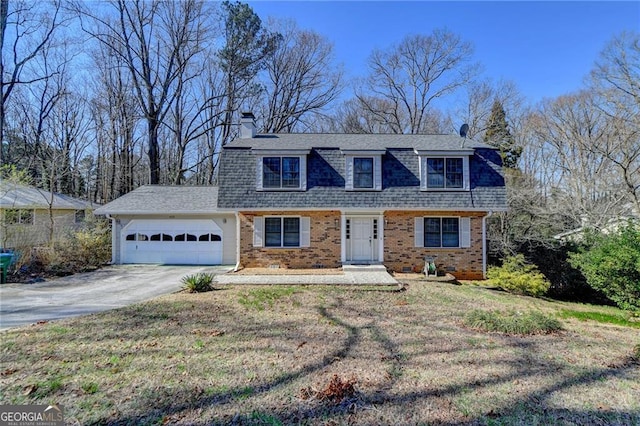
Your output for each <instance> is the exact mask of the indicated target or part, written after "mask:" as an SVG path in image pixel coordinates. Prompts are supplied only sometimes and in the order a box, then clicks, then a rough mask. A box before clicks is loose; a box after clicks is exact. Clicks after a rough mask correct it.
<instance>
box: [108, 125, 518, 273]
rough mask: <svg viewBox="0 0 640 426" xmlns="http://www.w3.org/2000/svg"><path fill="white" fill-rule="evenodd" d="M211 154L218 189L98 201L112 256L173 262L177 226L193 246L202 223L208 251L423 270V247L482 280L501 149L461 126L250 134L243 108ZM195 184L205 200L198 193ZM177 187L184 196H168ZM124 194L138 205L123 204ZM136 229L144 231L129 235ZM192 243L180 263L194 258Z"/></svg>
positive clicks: (288, 263)
mask: <svg viewBox="0 0 640 426" xmlns="http://www.w3.org/2000/svg"><path fill="white" fill-rule="evenodd" d="M220 164H221V165H220V170H219V179H218V180H219V183H218V188H217V190H215V194H214V192H213V191H214V189H212V188H209V189H207V188H198V187H143V188H139V189H138V190H136V191H133V192H131V193H129V194H127V195H125V196H124V197H122V198H121V199H118V200H115V201H114V202H113V203H110V204H111V205H110V204H107V205H106V206H104V207H102V208H101V209H98V211H97V213H98V214H109V215H110V216H111V217H112V218H114V220H119V222H118V226H117V227H114V232H115V233H119V236H118V235H116V236H114V261H116V262H124V263H127V262H129V261H131V260H134V261H145V262H152V263H153V262H154V261H155V262H159V263H169V262H173V260H172V259H173V257H175V256H177V255H175V254H171V253H177V251H178V250H180V247H181V245H184V244H182V243H185V241H182V240H184V239H186V236H183V237H180V238H181V240H180V241H176V236H175V235H173V234H174V233H176V232H178V228H180V229H179V232H182V234H183V235H190V234H191V239H192V243H193V244H192V245H193V246H194V247H195V246H197V245H198V243H200V241H199V239H200V238H201V235H200V234H202V235H205V234H208V235H209V240H211V239H212V238H214V237H212V236H213V235H215V238H216V239H217V241H216V242H217V243H218V247H219V248H218V249H216V250H218V251H219V252H220V254H219V255H218V256H217V257H216V259H215V260H216V262H224V263H236V264H237V265H239V266H240V265H241V266H243V267H271V266H274V265H277V266H278V267H285V268H335V267H340V266H341V265H344V264H383V265H385V266H386V267H387V268H389V269H391V270H394V271H399V272H401V271H420V270H422V268H423V267H424V260H425V257H427V256H428V257H435V259H436V264H437V265H438V266H439V267H441V268H442V269H444V270H446V271H448V272H450V273H451V274H453V275H454V276H456V277H457V278H459V279H479V278H482V277H483V275H484V272H485V270H486V257H487V256H486V242H485V241H486V218H487V217H488V216H489V215H491V214H492V212H496V211H504V210H505V209H506V190H505V183H504V178H503V175H502V170H501V160H500V156H499V154H498V153H497V152H496V150H495V149H494V148H492V147H490V146H488V145H486V144H484V143H480V142H476V141H473V140H470V139H466V138H463V137H460V136H458V135H386V134H385V135H380V134H256V128H255V124H254V117H253V115H252V114H250V113H245V114H243V117H242V122H241V132H240V137H239V138H237V139H236V140H234V141H233V142H231V143H230V144H228V145H226V146H225V147H224V149H223V152H222V157H221V162H220ZM199 191H203V194H207V195H206V197H205V198H206V200H207V201H205V203H208V204H203V201H202V200H200V201H196V199H197V198H198V195H197V193H198V192H199ZM169 193H172V194H174V195H173V196H171V197H168V198H170V199H169V200H167V199H166V198H167V194H169ZM176 193H180V194H183V193H184V194H186V193H189V194H191V195H190V197H182V196H177V201H175V202H174V201H171V199H173V198H176V195H175V194H176ZM145 195H146V199H145V200H142V199H141V197H144V196H145ZM188 198H192V201H193V203H195V204H196V205H197V208H195V207H196V206H194V209H191V208H190V207H189V206H190V203H189V202H187V201H186V199H188ZM213 198H215V200H214V199H213ZM132 200H135V201H133V202H134V204H136V205H138V206H140V207H142V206H144V211H145V212H144V214H142V212H141V211H137V210H136V209H135V208H134V209H131V208H129V207H127V206H130V205H131V203H132ZM207 205H209V206H210V208H209V209H207ZM118 206H119V210H120V211H118V208H115V207H118ZM150 220H151V221H152V222H155V223H153V226H151V225H149V223H150V222H149V221H150ZM203 220H204V222H202V221H203ZM132 221H133V222H132ZM189 222H191V223H189ZM132 223H136V224H137V225H136V226H133V227H132V226H131V224H132ZM204 223H209V224H210V225H211V226H209V228H208V229H207V230H206V231H207V232H204V231H205V230H204V228H203V229H201V230H202V231H203V232H199V231H198V232H195V231H194V232H191V233H190V232H189V229H190V226H191V228H193V226H196V225H197V226H200V227H201V228H202V227H203V226H204V225H203V224H204ZM214 225H215V226H214ZM197 226H196V227H197ZM150 227H153V228H154V229H153V230H151V229H150ZM204 227H205V228H206V226H204ZM156 228H157V229H156ZM140 229H147V230H148V231H149V232H144V233H142V236H140V237H138V234H140V232H138V231H139V230H140ZM165 231H166V232H165ZM176 235H180V234H179V233H178V234H176ZM138 238H142V240H141V241H138ZM145 239H146V240H145ZM151 239H154V242H155V243H156V244H155V245H156V246H158V247H154V249H153V250H154V253H156V254H154V255H151V256H149V255H148V253H146V254H142V255H140V256H131V255H130V254H129V255H128V254H126V253H132V252H133V253H141V252H140V247H143V248H144V247H148V248H151V246H152V245H153V244H151V242H152V241H151ZM163 239H166V241H162V240H163ZM163 243H164V246H166V247H165V248H159V247H161V246H162V245H163ZM203 243H208V244H209V245H212V244H213V241H203ZM127 245H129V246H130V247H128V248H127ZM133 245H135V246H136V248H135V250H134V249H133ZM200 247H201V249H202V250H205V251H206V250H211V247H207V244H200ZM196 251H197V250H196ZM196 251H193V252H192V253H193V256H194V262H186V263H202V262H198V261H197V260H196V259H197V258H198V255H197V253H196ZM167 252H168V253H169V255H167ZM159 253H164V255H160V254H159ZM163 256H164V257H163ZM178 257H180V256H178ZM202 258H203V259H205V261H206V262H211V261H212V259H211V258H209V259H206V256H203V257H202ZM231 259H233V262H229V261H230V260H231ZM186 260H188V259H184V256H183V258H181V259H176V261H177V263H185V261H186Z"/></svg>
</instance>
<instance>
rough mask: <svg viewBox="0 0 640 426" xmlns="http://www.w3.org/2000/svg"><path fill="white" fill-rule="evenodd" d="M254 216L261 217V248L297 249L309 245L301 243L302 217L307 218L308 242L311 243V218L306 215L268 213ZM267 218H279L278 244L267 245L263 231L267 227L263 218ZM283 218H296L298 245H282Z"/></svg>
mask: <svg viewBox="0 0 640 426" xmlns="http://www.w3.org/2000/svg"><path fill="white" fill-rule="evenodd" d="M256 217H261V218H262V220H263V225H264V226H263V227H262V247H263V248H267V249H298V248H304V247H309V246H304V245H302V243H303V240H302V238H303V235H302V232H303V229H302V226H303V224H304V219H307V220H308V225H309V231H308V234H309V235H308V237H309V244H311V218H309V217H306V216H297V215H277V214H270V215H267V216H256ZM269 218H275V219H280V225H281V226H280V245H279V246H268V245H267V241H266V240H267V239H266V236H265V233H266V232H267V230H266V229H267V227H266V223H265V219H269ZM284 219H298V245H297V246H285V245H284Z"/></svg>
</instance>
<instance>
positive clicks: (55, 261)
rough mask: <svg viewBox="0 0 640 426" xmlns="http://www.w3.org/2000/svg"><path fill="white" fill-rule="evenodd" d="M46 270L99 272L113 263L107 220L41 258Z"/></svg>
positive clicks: (73, 235) (65, 239) (75, 234)
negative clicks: (111, 261)
mask: <svg viewBox="0 0 640 426" xmlns="http://www.w3.org/2000/svg"><path fill="white" fill-rule="evenodd" d="M41 260H42V261H43V263H44V267H45V270H46V271H47V272H50V273H54V274H56V275H70V274H74V273H77V272H83V271H89V270H92V269H96V268H98V267H100V266H102V265H104V264H105V263H107V262H109V261H110V260H111V231H110V229H109V226H108V224H107V222H106V221H101V220H97V221H95V222H89V223H87V224H86V226H85V228H84V229H81V230H79V231H75V232H72V233H70V234H68V235H67V236H65V237H63V238H61V239H60V240H58V241H56V242H55V243H54V245H53V247H52V249H51V250H48V254H47V256H45V257H43V258H42V259H41Z"/></svg>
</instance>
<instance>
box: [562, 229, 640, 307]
mask: <svg viewBox="0 0 640 426" xmlns="http://www.w3.org/2000/svg"><path fill="white" fill-rule="evenodd" d="M588 241H589V242H588V243H587V244H586V245H585V246H584V247H583V248H582V250H581V251H579V252H578V253H573V254H571V256H570V259H569V261H570V262H571V264H572V265H573V266H574V267H576V268H578V269H579V270H580V271H581V272H582V274H583V275H584V276H585V277H586V278H587V283H588V284H589V285H590V286H591V287H592V288H594V289H596V290H600V291H601V292H602V293H604V295H605V296H607V297H608V298H609V299H611V301H613V302H614V303H615V304H616V305H618V307H620V308H621V309H626V310H636V311H640V228H638V227H633V226H627V227H625V228H624V229H622V230H621V231H620V232H619V233H617V234H609V235H595V236H591V238H590V239H589V240H588Z"/></svg>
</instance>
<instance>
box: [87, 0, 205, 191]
mask: <svg viewBox="0 0 640 426" xmlns="http://www.w3.org/2000/svg"><path fill="white" fill-rule="evenodd" d="M109 4H110V6H111V9H112V12H115V14H116V18H115V19H114V20H110V19H108V18H106V17H102V16H99V15H97V14H95V13H92V12H91V11H87V10H85V11H83V16H89V17H91V18H92V20H93V21H94V22H95V23H96V27H95V28H88V27H87V26H84V25H83V28H84V30H85V31H87V32H88V33H90V34H91V35H92V36H93V37H95V38H96V39H97V40H98V41H99V42H100V43H102V44H104V45H105V46H106V47H107V48H109V49H110V50H111V51H112V53H113V54H114V55H118V56H120V57H121V59H122V62H123V63H124V64H125V66H126V69H127V70H128V71H129V74H130V78H131V83H132V86H133V88H134V93H135V94H136V100H137V102H138V106H139V108H140V110H141V111H142V113H143V117H144V119H145V121H146V125H147V149H148V152H147V153H148V157H149V174H150V179H149V181H150V183H152V184H157V183H160V176H161V175H160V152H159V140H158V131H159V129H160V126H161V124H162V123H163V121H164V119H165V116H166V115H167V114H168V112H169V111H170V108H171V105H172V104H173V101H174V100H175V97H176V96H177V91H176V88H175V84H176V82H177V81H179V80H180V79H181V78H184V73H185V72H186V71H187V69H188V66H187V65H188V64H189V63H190V61H191V60H192V59H194V58H195V57H196V56H197V55H198V54H199V53H200V52H201V43H202V41H203V39H204V37H205V35H206V26H205V25H204V22H203V21H202V17H203V16H206V14H203V2H202V1H198V0H185V1H181V2H164V1H158V0H154V1H140V0H137V1H133V2H129V1H126V0H113V1H112V2H110V3H109Z"/></svg>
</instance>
